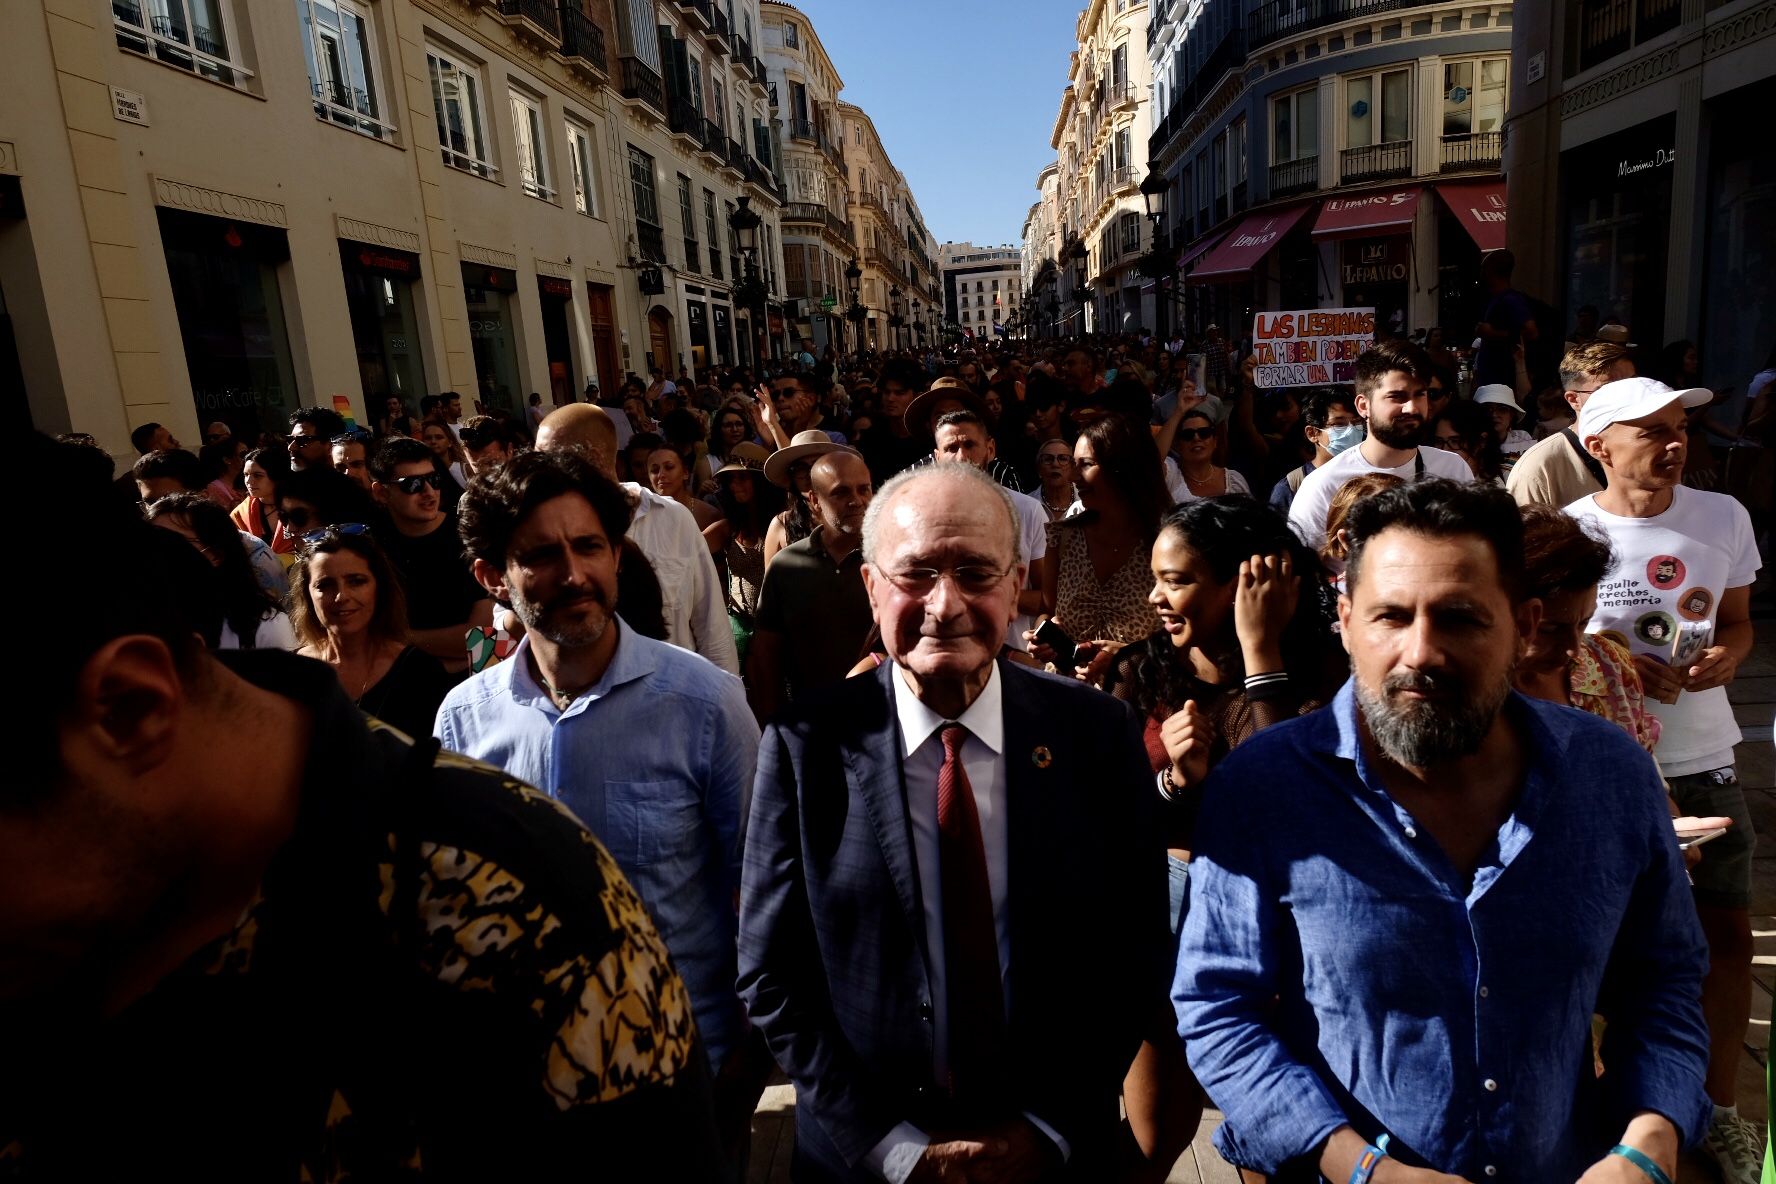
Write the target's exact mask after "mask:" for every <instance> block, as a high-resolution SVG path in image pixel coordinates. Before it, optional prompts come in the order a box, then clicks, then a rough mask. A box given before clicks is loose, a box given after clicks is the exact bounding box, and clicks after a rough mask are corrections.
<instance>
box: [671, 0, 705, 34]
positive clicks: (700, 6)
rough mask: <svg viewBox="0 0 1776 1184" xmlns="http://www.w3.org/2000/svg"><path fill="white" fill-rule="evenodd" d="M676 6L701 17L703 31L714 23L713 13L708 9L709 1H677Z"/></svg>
mask: <svg viewBox="0 0 1776 1184" xmlns="http://www.w3.org/2000/svg"><path fill="white" fill-rule="evenodd" d="M678 6H679V7H680V8H682V9H684V10H685V11H686V12H688V13H692V14H694V15H696V16H699V17H702V18H703V27H704V28H705V29H707V28H708V27H709V26H710V25H711V24H713V23H714V13H713V12H712V10H711V8H710V5H709V0H678Z"/></svg>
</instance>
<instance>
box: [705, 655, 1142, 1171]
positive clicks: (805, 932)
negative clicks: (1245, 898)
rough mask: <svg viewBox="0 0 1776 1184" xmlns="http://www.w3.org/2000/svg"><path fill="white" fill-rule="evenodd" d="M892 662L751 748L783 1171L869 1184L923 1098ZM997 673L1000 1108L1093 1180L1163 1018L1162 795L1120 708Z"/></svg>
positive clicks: (920, 971)
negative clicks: (1003, 1004) (1002, 860)
mask: <svg viewBox="0 0 1776 1184" xmlns="http://www.w3.org/2000/svg"><path fill="white" fill-rule="evenodd" d="M896 671H897V668H896V667H895V666H894V665H893V664H892V663H884V664H883V665H882V667H881V668H880V669H879V670H877V671H876V672H875V674H874V675H873V676H871V675H864V676H860V677H856V678H851V679H847V680H846V681H845V682H844V683H842V684H839V685H837V686H835V687H832V688H830V690H829V691H827V692H825V693H823V694H822V695H820V696H816V697H813V698H814V699H815V700H816V701H814V702H807V701H804V702H802V703H798V704H797V705H796V707H795V708H794V709H792V711H791V712H789V713H787V714H786V715H784V716H782V717H780V718H779V719H778V720H776V721H774V722H773V723H772V724H771V725H770V727H768V728H767V729H766V731H765V736H764V740H763V743H762V744H761V745H760V748H759V760H758V779H757V782H756V784H755V786H754V790H753V797H752V805H751V811H750V815H749V819H748V829H747V836H746V858H745V868H744V872H743V875H742V881H741V895H740V977H739V988H740V993H741V995H742V997H743V998H744V999H745V1001H746V1004H747V1007H748V1009H749V1011H750V1013H751V1017H752V1022H753V1024H754V1025H755V1026H757V1027H758V1028H760V1029H761V1030H762V1031H763V1033H764V1035H765V1037H766V1038H767V1039H768V1040H769V1042H770V1046H771V1051H772V1053H773V1054H774V1055H775V1057H776V1059H777V1063H778V1064H779V1065H780V1066H782V1068H783V1071H784V1072H785V1073H786V1074H788V1075H789V1077H790V1079H791V1080H792V1081H793V1082H794V1083H795V1087H796V1137H797V1146H796V1165H797V1179H798V1180H819V1181H852V1180H861V1179H864V1178H865V1175H866V1173H865V1172H864V1171H863V1170H861V1169H860V1168H859V1161H860V1160H861V1159H862V1157H863V1156H864V1155H865V1154H866V1153H867V1152H868V1151H869V1150H870V1148H872V1147H874V1146H875V1145H876V1144H877V1143H878V1142H880V1141H881V1140H882V1138H883V1137H884V1136H886V1135H887V1134H888V1132H889V1131H890V1130H891V1129H892V1128H893V1127H894V1126H895V1124H896V1123H898V1122H900V1121H902V1120H907V1121H912V1122H914V1123H918V1122H919V1121H920V1117H921V1115H929V1114H932V1113H933V1112H934V1107H936V1106H937V1105H938V1104H939V1102H940V1098H939V1095H938V1094H937V1092H936V1083H935V1082H934V1081H933V1072H932V1053H933V1048H932V1043H933V1027H932V992H931V986H930V980H929V977H928V974H927V966H928V961H927V956H926V950H925V922H924V907H925V906H924V902H923V901H922V900H921V899H920V890H919V878H918V874H917V870H916V868H915V866H914V854H913V842H912V831H911V828H910V825H909V823H908V816H907V809H906V786H905V780H904V778H903V775H902V767H901V758H900V751H901V739H900V725H899V721H898V718H897V716H896V713H895V710H894V699H893V691H892V688H891V687H890V684H889V682H888V680H889V679H890V678H892V677H896V676H897V674H896ZM999 676H1000V678H1001V680H1002V683H1003V692H1004V693H1003V699H1004V705H1005V706H1004V710H1005V763H1006V764H1005V768H1006V783H1007V804H1006V819H1007V830H1008V846H1009V849H1008V853H1007V854H1008V861H1009V864H1008V873H1007V882H1008V892H1009V894H1010V901H1009V925H1010V930H1011V932H1010V948H1011V954H1010V965H1009V967H1008V990H1009V998H1010V1011H1009V1014H1008V1015H1007V1017H1006V1019H1007V1025H1008V1037H1009V1039H1008V1041H1007V1047H1008V1050H1009V1051H1008V1057H1009V1059H1010V1063H1009V1064H1008V1065H1006V1066H1005V1067H1004V1068H1005V1072H1004V1074H1003V1077H1004V1080H1005V1081H1006V1082H1007V1085H1006V1087H1005V1088H1006V1091H1007V1096H1006V1097H1005V1098H1004V1099H1003V1109H1004V1110H1005V1111H1006V1112H1007V1113H1011V1114H1016V1113H1020V1112H1021V1113H1030V1114H1034V1115H1036V1116H1037V1117H1039V1118H1041V1119H1042V1120H1043V1121H1044V1122H1046V1123H1047V1124H1048V1125H1049V1126H1051V1127H1053V1128H1054V1129H1055V1130H1056V1131H1057V1132H1059V1133H1060V1134H1061V1135H1062V1136H1063V1137H1064V1138H1065V1139H1067V1141H1068V1143H1069V1144H1070V1146H1071V1148H1072V1152H1073V1154H1072V1159H1071V1161H1070V1166H1071V1169H1072V1171H1071V1173H1070V1174H1072V1175H1075V1176H1078V1177H1079V1178H1090V1177H1089V1176H1087V1175H1086V1173H1088V1172H1090V1170H1091V1165H1093V1164H1099V1165H1101V1164H1102V1163H1103V1157H1104V1156H1105V1155H1106V1154H1107V1148H1108V1147H1109V1145H1110V1142H1111V1140H1112V1139H1113V1137H1114V1135H1115V1132H1116V1129H1117V1125H1118V1122H1119V1119H1118V1113H1117V1098H1118V1095H1119V1093H1120V1090H1121V1083H1122V1079H1123V1076H1124V1074H1125V1072H1126V1071H1127V1069H1128V1067H1129V1064H1130V1062H1131V1061H1132V1060H1133V1058H1134V1054H1135V1052H1136V1050H1137V1049H1138V1047H1139V1045H1140V1041H1141V1039H1142V1038H1143V1036H1147V1035H1151V1034H1153V1029H1154V1027H1155V1024H1154V1023H1153V1021H1154V1018H1155V1016H1158V1015H1163V1014H1164V1013H1165V1003H1164V999H1165V992H1166V989H1167V985H1168V982H1169V979H1170V973H1171V967H1170V965H1169V963H1170V954H1171V946H1170V940H1169V936H1168V930H1167V926H1166V917H1165V907H1166V906H1165V901H1166V870H1165V847H1164V843H1163V840H1162V837H1161V834H1160V830H1159V827H1158V825H1157V819H1156V817H1155V812H1156V808H1157V805H1158V798H1157V794H1156V791H1155V789H1154V786H1153V774H1152V771H1151V769H1150V767H1149V765H1148V762H1147V756H1146V752H1145V750H1144V749H1143V747H1142V743H1141V731H1140V725H1139V723H1138V722H1137V720H1136V718H1135V716H1134V714H1133V712H1132V711H1130V709H1129V708H1128V706H1127V705H1126V704H1123V703H1120V702H1118V701H1116V700H1115V699H1113V698H1111V697H1110V696H1109V695H1106V694H1104V693H1103V692H1102V691H1097V690H1093V689H1091V688H1089V687H1087V686H1085V685H1083V684H1081V683H1078V682H1075V681H1072V680H1068V679H1060V678H1055V677H1051V676H1049V675H1045V674H1039V673H1036V672H1034V671H1032V670H1030V669H1029V668H1027V667H1023V666H1019V665H1016V664H1012V663H1006V662H1003V661H1002V662H1000V665H999ZM1167 1027H1169V1024H1168V1025H1167ZM1094 1174H1095V1173H1094Z"/></svg>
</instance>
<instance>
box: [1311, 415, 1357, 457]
mask: <svg viewBox="0 0 1776 1184" xmlns="http://www.w3.org/2000/svg"><path fill="white" fill-rule="evenodd" d="M1321 430H1322V431H1324V432H1325V433H1326V451H1327V452H1330V453H1331V454H1332V455H1333V456H1337V455H1338V454H1339V453H1341V452H1343V451H1344V450H1345V449H1347V448H1355V447H1356V446H1357V445H1358V444H1361V443H1362V442H1363V436H1364V431H1363V425H1362V424H1360V423H1347V424H1345V425H1344V426H1342V427H1336V428H1330V427H1329V428H1322V429H1321Z"/></svg>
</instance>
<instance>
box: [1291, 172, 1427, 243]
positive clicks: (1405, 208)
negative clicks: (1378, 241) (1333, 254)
mask: <svg viewBox="0 0 1776 1184" xmlns="http://www.w3.org/2000/svg"><path fill="white" fill-rule="evenodd" d="M1422 192H1423V190H1422V189H1421V188H1420V187H1419V186H1417V185H1402V186H1401V187H1400V188H1398V189H1381V190H1377V191H1376V192H1374V193H1363V194H1359V195H1357V196H1356V197H1328V198H1327V199H1326V200H1325V201H1324V202H1322V203H1321V205H1320V216H1319V219H1318V220H1317V221H1316V222H1315V223H1314V230H1313V236H1314V237H1315V238H1320V239H1326V238H1367V237H1371V236H1374V235H1385V234H1410V233H1411V232H1412V219H1413V217H1414V216H1415V215H1416V214H1417V213H1418V199H1419V195H1420V194H1421V193H1422Z"/></svg>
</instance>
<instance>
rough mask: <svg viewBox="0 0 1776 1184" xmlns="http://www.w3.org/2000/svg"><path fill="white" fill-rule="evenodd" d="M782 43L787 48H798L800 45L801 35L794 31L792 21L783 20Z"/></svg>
mask: <svg viewBox="0 0 1776 1184" xmlns="http://www.w3.org/2000/svg"><path fill="white" fill-rule="evenodd" d="M783 44H784V45H785V46H786V47H788V48H789V49H800V48H801V47H802V39H801V35H800V34H799V33H797V32H796V27H795V22H794V21H784V22H783Z"/></svg>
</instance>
